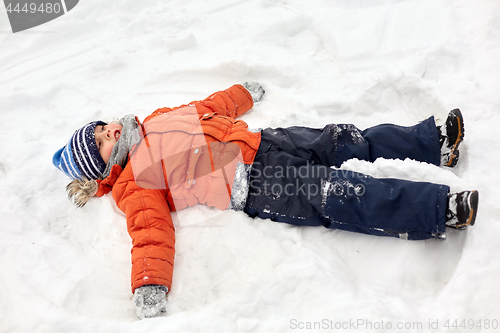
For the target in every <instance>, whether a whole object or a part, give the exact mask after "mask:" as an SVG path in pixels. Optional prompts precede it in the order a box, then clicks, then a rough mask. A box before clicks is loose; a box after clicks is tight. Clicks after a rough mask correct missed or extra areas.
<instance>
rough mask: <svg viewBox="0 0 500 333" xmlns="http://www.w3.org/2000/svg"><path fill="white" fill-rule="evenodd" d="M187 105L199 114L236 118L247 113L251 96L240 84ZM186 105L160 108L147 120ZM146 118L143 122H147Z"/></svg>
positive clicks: (250, 105) (251, 100) (250, 104)
mask: <svg viewBox="0 0 500 333" xmlns="http://www.w3.org/2000/svg"><path fill="white" fill-rule="evenodd" d="M188 105H194V106H196V110H197V112H198V113H199V114H205V113H210V112H215V113H218V114H220V115H223V116H227V117H231V118H236V117H239V116H241V115H242V114H244V113H245V112H247V111H248V110H250V109H251V108H252V107H253V99H252V95H250V93H249V92H248V90H246V88H245V87H243V86H242V85H241V84H235V85H234V86H232V87H230V88H228V89H226V90H222V91H218V92H216V93H214V94H212V95H210V96H208V97H207V98H205V99H204V100H202V101H195V102H191V103H189V104H188ZM185 106H187V105H181V106H179V107H176V108H161V109H158V110H156V111H155V112H153V113H152V114H151V115H150V116H149V117H148V118H150V117H154V116H156V115H158V114H163V113H166V112H170V111H172V110H176V109H179V108H182V107H185ZM148 118H146V119H145V120H144V122H146V121H147V120H148Z"/></svg>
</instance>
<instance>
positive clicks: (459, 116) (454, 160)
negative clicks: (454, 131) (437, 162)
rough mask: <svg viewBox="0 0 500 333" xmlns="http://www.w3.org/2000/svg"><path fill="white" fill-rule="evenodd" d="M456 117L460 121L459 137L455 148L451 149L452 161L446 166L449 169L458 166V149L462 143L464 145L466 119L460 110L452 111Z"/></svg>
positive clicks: (454, 145)
mask: <svg viewBox="0 0 500 333" xmlns="http://www.w3.org/2000/svg"><path fill="white" fill-rule="evenodd" d="M451 112H452V113H453V115H455V117H457V119H458V136H457V140H456V141H455V143H454V144H453V147H452V148H451V153H450V160H449V161H448V163H446V164H445V165H446V166H448V167H453V166H455V165H456V164H457V162H458V147H459V146H460V143H462V141H463V139H464V133H465V131H464V119H463V116H462V112H460V110H459V109H454V110H452V111H451Z"/></svg>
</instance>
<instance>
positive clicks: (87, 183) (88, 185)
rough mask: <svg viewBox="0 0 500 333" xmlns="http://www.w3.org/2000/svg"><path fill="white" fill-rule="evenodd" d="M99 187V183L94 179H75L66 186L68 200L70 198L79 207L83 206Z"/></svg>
mask: <svg viewBox="0 0 500 333" xmlns="http://www.w3.org/2000/svg"><path fill="white" fill-rule="evenodd" d="M98 188H99V184H98V183H97V181H96V180H95V179H87V178H85V177H83V178H82V179H75V180H73V181H72V182H71V183H69V184H68V185H67V186H66V191H67V192H68V197H69V200H71V201H72V202H73V203H74V204H75V205H77V206H78V207H79V208H81V207H83V206H85V205H86V204H87V202H88V201H89V200H90V198H92V197H93V196H94V195H95V194H96V193H97V190H98Z"/></svg>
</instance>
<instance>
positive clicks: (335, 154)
mask: <svg viewBox="0 0 500 333" xmlns="http://www.w3.org/2000/svg"><path fill="white" fill-rule="evenodd" d="M440 155H441V153H440V146H439V135H438V130H437V128H436V125H435V123H434V117H431V118H429V119H427V120H425V121H423V122H421V123H419V124H417V125H415V126H412V127H402V126H397V125H392V124H383V125H379V126H375V127H371V128H368V129H366V130H364V131H360V130H359V129H358V128H356V127H355V126H353V125H345V124H339V125H334V124H330V125H327V126H325V127H324V128H323V129H313V128H306V127H289V128H277V129H270V128H268V129H265V130H263V131H262V141H261V144H260V147H259V150H258V152H257V155H256V157H255V160H254V164H253V166H252V170H251V173H250V184H249V185H250V189H249V195H248V199H247V203H246V206H245V212H246V213H247V214H248V215H250V216H252V217H255V216H258V217H260V218H269V219H271V220H273V221H278V222H286V223H290V224H294V225H301V226H319V225H322V226H325V227H327V228H331V229H342V230H348V231H354V232H360V233H365V234H371V235H378V236H394V237H400V238H405V239H413V240H416V239H427V238H431V237H436V236H437V235H438V234H442V233H444V231H445V221H446V217H445V214H446V207H447V194H448V192H449V187H448V186H446V185H438V184H432V183H427V182H411V181H406V180H400V179H390V178H386V179H377V178H373V177H371V176H367V175H364V174H361V173H358V172H352V171H348V170H340V169H336V168H331V166H334V167H339V166H340V165H341V164H342V163H343V162H344V161H346V160H348V159H350V158H358V159H360V160H366V161H375V160H376V159H377V158H379V157H382V158H387V159H405V158H410V159H414V160H417V161H421V162H427V163H431V164H434V165H440V159H441V156H440Z"/></svg>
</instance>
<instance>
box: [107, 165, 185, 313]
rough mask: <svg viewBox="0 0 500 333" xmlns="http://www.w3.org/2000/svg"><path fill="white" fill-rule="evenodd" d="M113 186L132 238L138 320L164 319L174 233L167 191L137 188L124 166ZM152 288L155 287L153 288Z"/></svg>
mask: <svg viewBox="0 0 500 333" xmlns="http://www.w3.org/2000/svg"><path fill="white" fill-rule="evenodd" d="M120 176H121V177H120V178H119V179H118V180H117V182H116V183H115V184H114V186H113V198H114V199H115V201H116V204H117V206H118V208H120V210H122V211H123V212H124V213H125V215H126V217H127V229H128V232H129V235H130V237H131V238H132V277H131V278H132V281H131V282H132V292H133V293H134V303H135V305H136V312H137V315H138V317H139V318H144V317H154V316H160V315H164V314H165V312H166V300H165V295H166V293H167V292H168V291H169V290H170V288H171V285H172V275H173V269H174V267H173V264H174V256H175V230H174V225H173V221H172V216H171V213H170V208H169V206H168V204H167V201H166V200H165V197H166V195H167V190H165V189H146V188H143V187H140V186H138V185H137V183H136V182H135V181H131V179H134V178H133V177H134V175H133V170H132V166H131V164H130V163H129V164H127V166H126V167H125V169H124V170H123V172H122V174H121V175H120ZM152 285H154V286H152Z"/></svg>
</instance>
